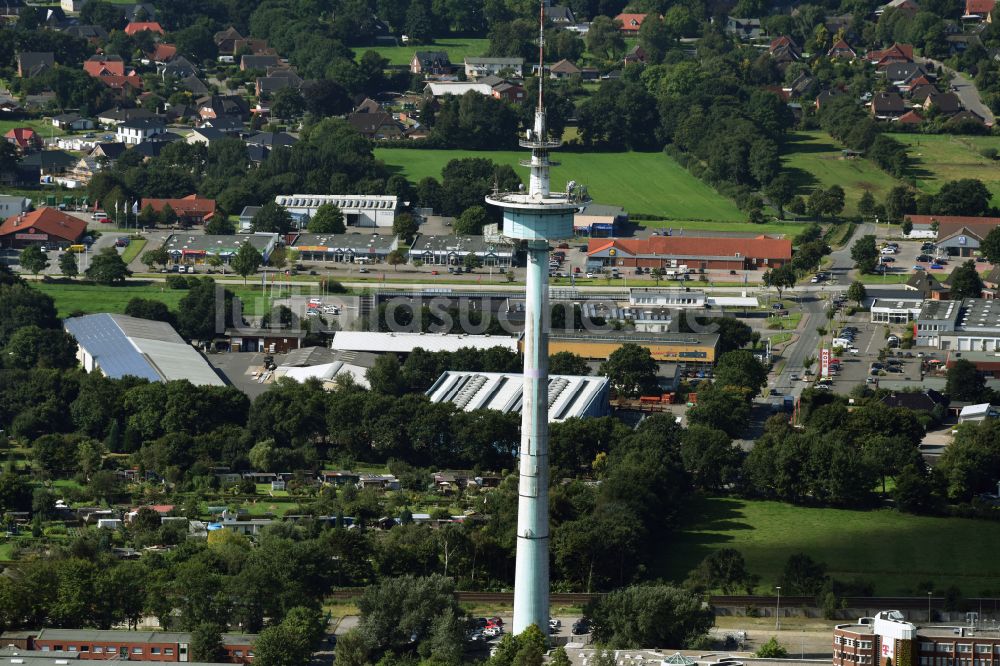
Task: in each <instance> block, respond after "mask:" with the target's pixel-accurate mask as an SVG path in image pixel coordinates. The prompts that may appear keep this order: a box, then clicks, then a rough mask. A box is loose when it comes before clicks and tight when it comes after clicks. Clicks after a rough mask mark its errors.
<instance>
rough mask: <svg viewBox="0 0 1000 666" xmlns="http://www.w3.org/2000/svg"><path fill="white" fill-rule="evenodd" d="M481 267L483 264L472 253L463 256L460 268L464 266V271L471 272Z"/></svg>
mask: <svg viewBox="0 0 1000 666" xmlns="http://www.w3.org/2000/svg"><path fill="white" fill-rule="evenodd" d="M482 265H483V262H481V261H480V260H479V257H477V256H476V255H475V254H474V253H472V252H470V253H468V254H467V255H465V256H464V257H462V266H464V267H465V270H467V271H471V270H473V269H476V268H479V267H480V266H482Z"/></svg>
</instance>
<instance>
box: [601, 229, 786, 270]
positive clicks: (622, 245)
mask: <svg viewBox="0 0 1000 666" xmlns="http://www.w3.org/2000/svg"><path fill="white" fill-rule="evenodd" d="M791 258H792V241H791V240H789V239H785V238H773V237H770V236H763V235H761V236H755V237H753V238H734V237H722V236H701V237H695V236H652V237H650V238H644V239H639V238H595V239H591V240H590V244H589V245H588V247H587V267H588V268H598V269H600V268H604V267H627V268H635V267H640V268H650V269H652V268H663V269H668V270H669V269H671V268H677V267H679V266H687V267H688V269H690V270H694V271H698V270H706V271H710V270H754V269H758V268H774V267H777V266H781V265H783V264H785V263H786V262H788V261H790V260H791Z"/></svg>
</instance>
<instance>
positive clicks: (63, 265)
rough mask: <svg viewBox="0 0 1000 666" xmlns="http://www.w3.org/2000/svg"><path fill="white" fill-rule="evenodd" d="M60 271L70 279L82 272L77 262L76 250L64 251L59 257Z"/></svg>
mask: <svg viewBox="0 0 1000 666" xmlns="http://www.w3.org/2000/svg"><path fill="white" fill-rule="evenodd" d="M59 271H60V272H61V273H62V274H63V275H65V276H66V277H68V278H70V279H73V278H75V277H76V276H77V275H79V274H80V268H79V267H78V266H77V264H76V252H63V253H62V255H61V256H60V257H59Z"/></svg>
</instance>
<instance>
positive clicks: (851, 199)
mask: <svg viewBox="0 0 1000 666" xmlns="http://www.w3.org/2000/svg"><path fill="white" fill-rule="evenodd" d="M841 150H842V149H841V148H840V146H839V145H838V144H837V142H836V141H834V140H833V139H832V138H831V137H830V135H828V134H827V133H825V132H820V131H813V132H792V133H791V134H789V135H788V140H787V141H786V143H785V147H784V151H783V153H782V157H781V163H782V166H783V167H784V169H785V171H787V173H788V174H789V176H791V178H792V180H793V181H794V182H795V184H796V186H797V191H796V194H801V195H802V196H808V195H809V193H810V192H812V191H813V189H814V188H816V187H822V188H827V187H830V186H831V185H840V186H841V187H842V188H844V194H845V207H844V212H845V213H847V214H848V215H853V214H854V213H855V212H856V211H857V206H858V200H859V199H860V198H861V195H862V194H864V192H865V190H869V191H871V193H872V194H873V195H874V196H875V200H876V201H882V200H883V199H884V198H885V195H886V194H888V192H889V190H890V189H891V188H892V187H893V186H894V185H897V184H898V182H897V181H896V179H895V178H893V177H892V176H890V175H889V174H887V173H886V172H884V171H882V170H881V169H879V168H878V167H877V166H875V165H874V164H873V163H872V162H869V161H868V160H866V159H863V158H855V159H844V157H843V153H842V152H841Z"/></svg>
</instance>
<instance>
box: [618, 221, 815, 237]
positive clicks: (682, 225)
mask: <svg viewBox="0 0 1000 666" xmlns="http://www.w3.org/2000/svg"><path fill="white" fill-rule="evenodd" d="M636 224H638V225H639V226H643V227H649V228H652V229H690V230H692V231H740V232H745V233H752V234H781V235H784V236H797V235H798V234H800V233H802V230H803V229H805V228H806V226H808V225H806V224H804V223H800V222H778V221H774V222H766V223H764V224H754V223H752V222H714V221H711V220H708V221H706V220H638V221H636Z"/></svg>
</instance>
